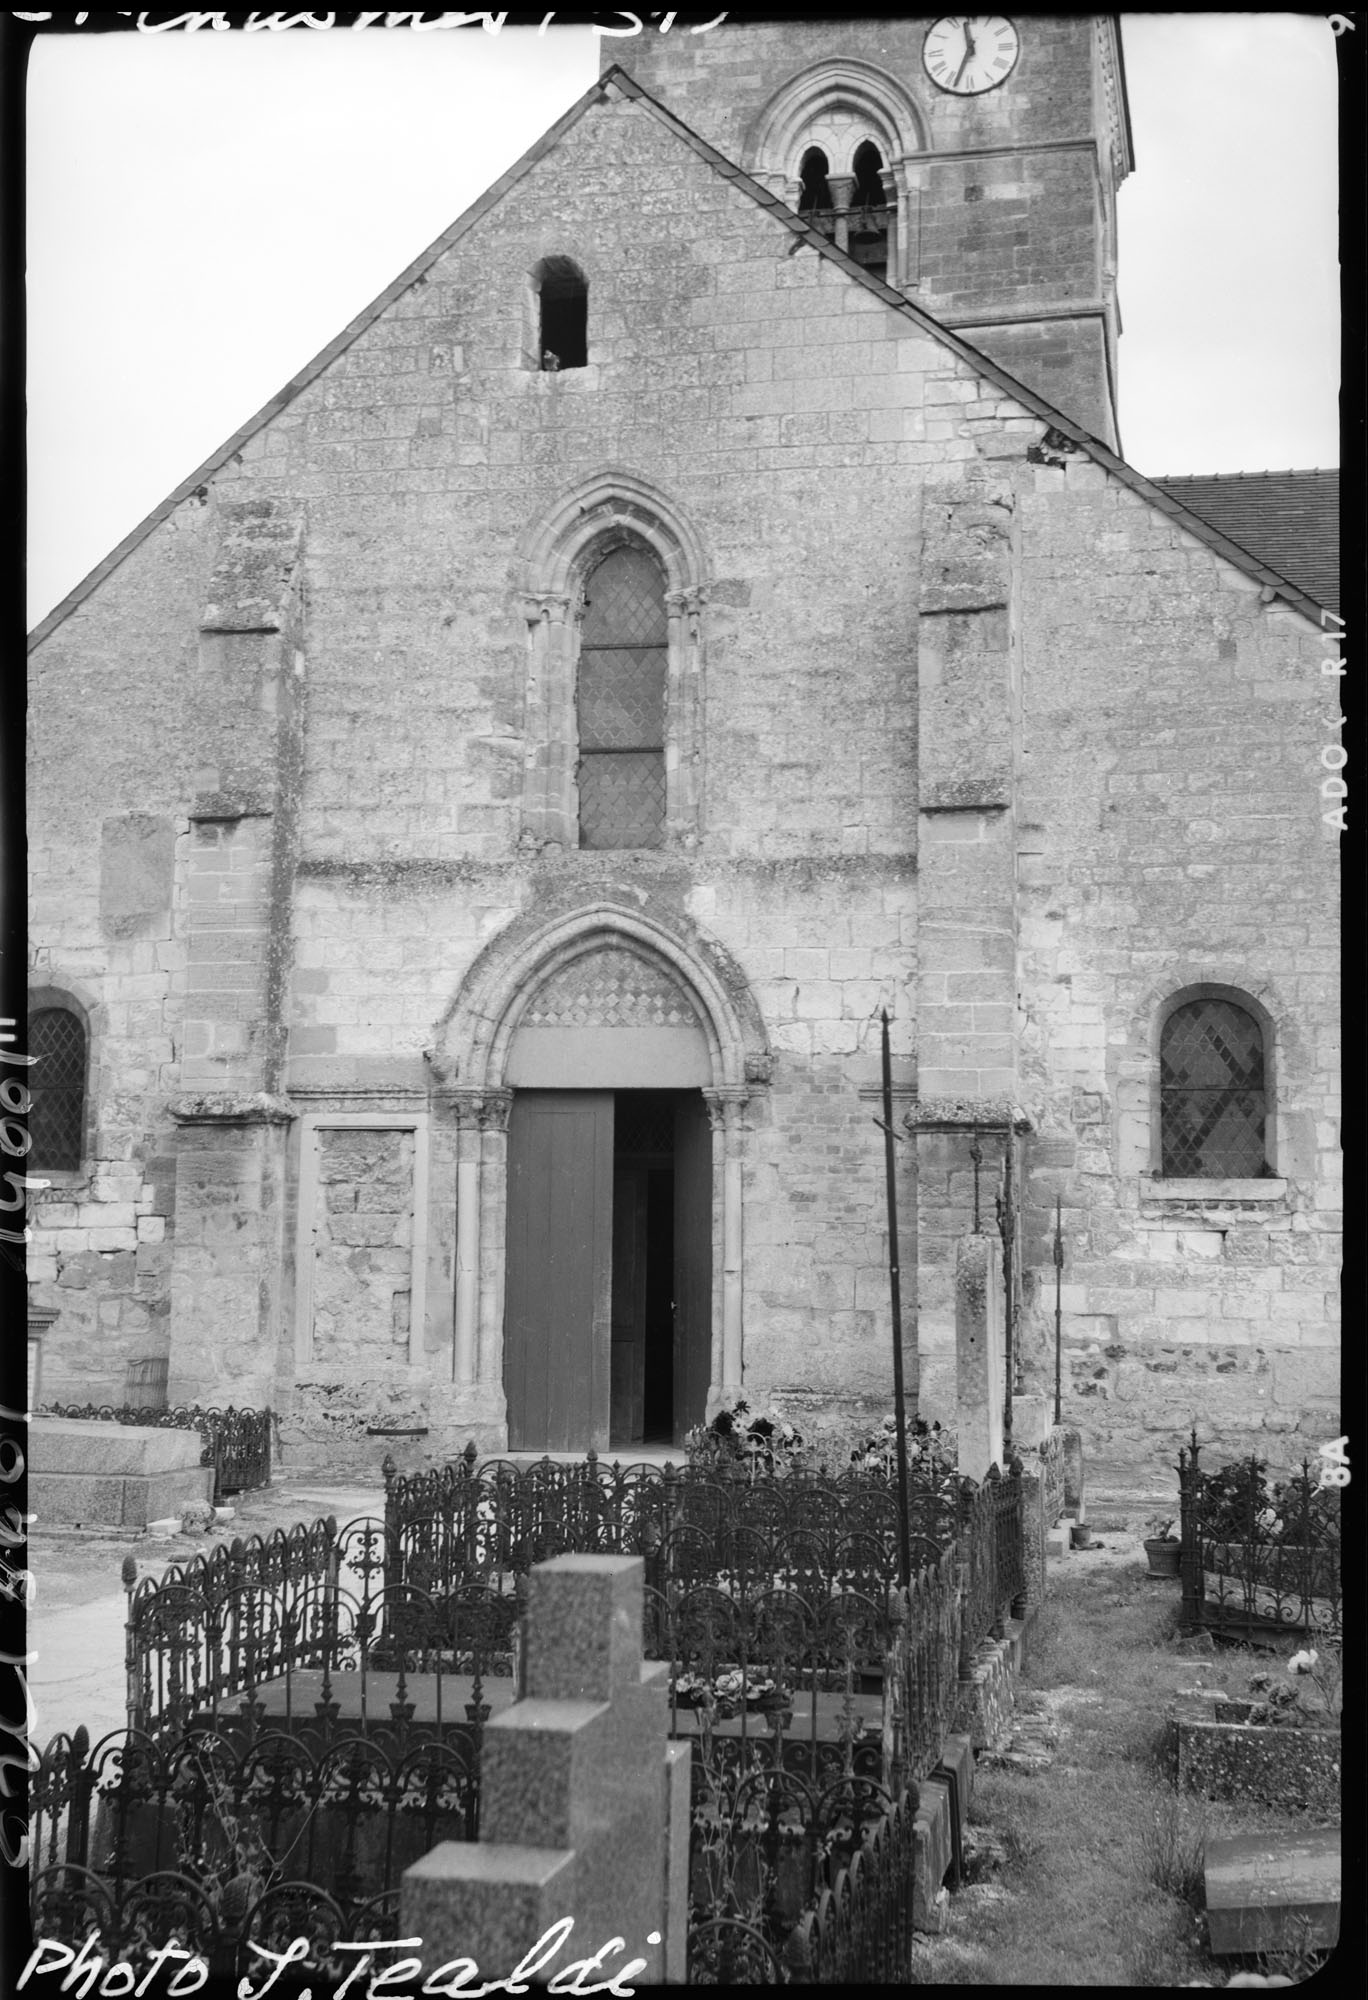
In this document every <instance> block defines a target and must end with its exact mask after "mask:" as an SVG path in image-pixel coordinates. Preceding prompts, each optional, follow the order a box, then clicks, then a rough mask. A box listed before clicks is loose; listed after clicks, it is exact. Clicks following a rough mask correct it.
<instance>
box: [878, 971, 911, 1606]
mask: <svg viewBox="0 0 1368 2000" xmlns="http://www.w3.org/2000/svg"><path fill="white" fill-rule="evenodd" d="M881 1019H882V1022H883V1120H882V1123H883V1135H884V1183H885V1187H886V1190H887V1195H888V1283H889V1290H890V1292H891V1294H892V1300H893V1415H894V1420H895V1422H896V1425H897V1443H898V1566H899V1579H898V1580H899V1582H900V1583H901V1584H902V1587H903V1589H904V1590H906V1588H907V1586H908V1583H909V1582H910V1580H911V1576H912V1550H911V1542H910V1538H909V1535H908V1525H907V1513H908V1510H907V1407H906V1400H905V1394H904V1390H903V1351H902V1288H901V1285H900V1282H899V1275H898V1201H897V1190H896V1184H895V1179H894V1171H893V1059H892V1057H891V1055H890V1054H889V1048H888V1009H887V1008H886V1007H884V1008H883V1009H881Z"/></svg>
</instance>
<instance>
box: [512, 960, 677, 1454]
mask: <svg viewBox="0 0 1368 2000" xmlns="http://www.w3.org/2000/svg"><path fill="white" fill-rule="evenodd" d="M505 1077H506V1081H507V1082H508V1083H509V1084H510V1085H511V1086H512V1088H513V1100H512V1105H511V1109H510V1115H509V1123H508V1223H507V1236H506V1244H507V1250H506V1278H505V1289H504V1389H505V1393H506V1395H507V1398H508V1442H509V1447H510V1449H512V1450H525V1451H540V1450H569V1449H582V1448H583V1447H584V1445H586V1444H593V1445H595V1446H599V1447H604V1446H608V1447H612V1448H613V1449H618V1448H620V1447H627V1446H631V1445H634V1444H642V1443H646V1442H652V1443H654V1442H669V1441H675V1442H677V1441H678V1440H679V1439H680V1438H681V1437H682V1436H683V1434H684V1432H685V1431H686V1430H687V1429H688V1428H689V1426H690V1425H692V1424H695V1423H701V1422H702V1421H703V1418H704V1415H705V1406H706V1403H707V1394H708V1383H709V1367H710V1359H711V1341H712V1262H713V1242H712V1239H713V1229H712V1211H713V1200H712V1135H711V1129H710V1126H709V1121H708V1115H707V1107H706V1104H705V1102H704V1098H703V1088H704V1087H705V1086H706V1085H708V1084H710V1083H711V1081H712V1060H711V1055H710V1052H709V1047H708V1040H707V1036H706V1034H705V1033H704V1030H703V1026H702V1023H701V1021H700V1020H699V1018H698V1013H697V1010H696V1008H695V1006H694V1003H693V1002H692V1000H691V999H690V998H689V996H688V994H687V993H686V992H685V991H684V989H683V987H682V986H681V985H680V983H679V981H678V980H677V979H676V978H675V977H674V976H673V974H672V973H671V972H669V971H667V970H666V969H665V968H664V967H663V966H661V965H660V964H659V963H658V962H655V961H653V960H651V959H650V958H648V957H646V956H644V955H643V954H642V953H640V952H639V951H638V950H633V949H632V948H630V947H629V946H627V945H626V944H623V943H612V944H598V945H596V946H595V948H593V949H591V950H589V951H586V952H583V953H581V954H579V955H578V956H577V957H575V958H573V959H571V960H570V961H569V963H568V964H564V965H562V966H560V967H559V968H558V969H557V970H556V971H555V972H553V973H552V974H551V975H550V977H549V978H547V979H546V980H544V981H543V982H542V984H541V985H540V986H539V987H538V989H537V990H536V992H535V993H534V994H533V995H532V997H531V999H530V1000H529V1001H528V1003H527V1005H526V1007H525V1008H524V1009H523V1011H522V1014H521V1016H520V1019H519V1023H518V1027H517V1030H516V1032H515V1033H514V1035H513V1038H512V1041H511V1044H510V1046H509V1053H508V1061H507V1065H506V1069H505Z"/></svg>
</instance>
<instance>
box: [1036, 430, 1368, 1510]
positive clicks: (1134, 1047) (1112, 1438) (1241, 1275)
mask: <svg viewBox="0 0 1368 2000" xmlns="http://www.w3.org/2000/svg"><path fill="white" fill-rule="evenodd" d="M1026 481H1029V484H1026V483H1025V482H1026ZM1020 508H1021V591H1022V628H1021V629H1022V714H1023V719H1024V720H1023V732H1024V734H1023V747H1022V772H1023V780H1022V800H1021V808H1020V813H1021V822H1022V835H1021V840H1022V850H1023V851H1022V855H1021V861H1020V883H1021V888H1020V897H1021V918H1020V941H1021V958H1020V968H1021V976H1022V1017H1021V1049H1022V1058H1021V1061H1022V1079H1023V1090H1024V1091H1025V1092H1026V1093H1027V1094H1033V1095H1035V1096H1036V1097H1037V1098H1038V1099H1039V1100H1040V1101H1041V1102H1042V1103H1043V1106H1044V1123H1045V1132H1046V1134H1047V1135H1048V1137H1049V1141H1050V1144H1051V1145H1052V1146H1054V1147H1057V1148H1060V1149H1061V1150H1058V1151H1056V1152H1054V1153H1053V1155H1052V1162H1053V1163H1052V1164H1051V1165H1050V1166H1048V1167H1046V1166H1042V1167H1041V1168H1040V1169H1039V1170H1038V1171H1037V1172H1036V1174H1035V1176H1034V1178H1033V1182H1032V1188H1031V1192H1032V1194H1033V1197H1034V1201H1035V1204H1036V1205H1035V1206H1034V1208H1033V1209H1031V1210H1029V1211H1028V1215H1027V1218H1026V1222H1027V1231H1028V1256H1029V1259H1030V1261H1031V1262H1032V1263H1034V1264H1035V1265H1036V1267H1037V1281H1036V1310H1035V1316H1034V1326H1035V1331H1036V1337H1037V1338H1036V1351H1035V1355H1034V1357H1032V1359H1031V1363H1030V1365H1031V1366H1032V1368H1033V1370H1034V1369H1037V1368H1040V1369H1044V1368H1048V1372H1050V1373H1052V1355H1050V1353H1049V1349H1051V1348H1052V1345H1053V1341H1052V1327H1051V1325H1050V1320H1051V1318H1052V1308H1053V1303H1054V1300H1053V1271H1052V1269H1050V1268H1049V1267H1048V1261H1047V1260H1048V1244H1047V1240H1046V1239H1047V1235H1048V1231H1049V1229H1050V1227H1051V1226H1052V1222H1053V1216H1052V1213H1051V1211H1052V1209H1053V1201H1054V1195H1055V1192H1056V1190H1058V1191H1059V1192H1060V1193H1061V1194H1062V1197H1063V1203H1064V1228H1065V1235H1066V1251H1067V1260H1068V1261H1067V1267H1066V1271H1065V1279H1066V1283H1065V1285H1064V1290H1063V1308H1064V1314H1065V1319H1064V1326H1065V1340H1066V1344H1067V1347H1068V1350H1069V1352H1068V1355H1067V1360H1066V1381H1067V1383H1068V1384H1069V1385H1070V1402H1071V1412H1070V1415H1071V1420H1072V1421H1075V1422H1079V1423H1081V1424H1084V1425H1085V1426H1086V1428H1087V1429H1088V1432H1089V1440H1090V1441H1089V1456H1090V1459H1091V1460H1093V1461H1094V1462H1097V1461H1102V1462H1106V1461H1108V1460H1110V1461H1112V1462H1113V1463H1114V1464H1120V1465H1123V1466H1124V1465H1127V1464H1130V1465H1137V1464H1148V1465H1150V1466H1156V1465H1157V1466H1158V1467H1159V1468H1160V1470H1159V1481H1160V1484H1161V1485H1163V1484H1167V1483H1168V1471H1167V1468H1168V1465H1169V1464H1170V1463H1171V1462H1172V1460H1173V1458H1174V1456H1175V1452H1176V1446H1177V1444H1178V1442H1180V1441H1181V1436H1182V1434H1184V1433H1185V1432H1186V1430H1187V1428H1188V1427H1189V1425H1190V1424H1191V1423H1192V1422H1193V1421H1194V1420H1195V1421H1196V1422H1197V1423H1198V1426H1199V1430H1200V1432H1201V1433H1202V1435H1204V1436H1207V1435H1210V1434H1211V1432H1212V1431H1213V1430H1214V1432H1215V1434H1216V1436H1217V1437H1218V1438H1219V1440H1220V1443H1221V1445H1222V1447H1223V1448H1229V1449H1235V1448H1239V1449H1251V1450H1257V1451H1259V1453H1260V1454H1261V1455H1267V1456H1269V1457H1270V1458H1272V1459H1273V1460H1274V1461H1275V1462H1281V1463H1283V1464H1284V1465H1286V1464H1288V1463H1290V1462H1291V1461H1292V1460H1293V1459H1296V1458H1299V1457H1300V1456H1301V1454H1302V1452H1303V1451H1307V1450H1310V1451H1312V1452H1314V1447H1315V1444H1316V1443H1318V1442H1320V1441H1322V1440H1323V1439H1325V1438H1327V1437H1332V1436H1334V1435H1336V1433H1337V1429H1338V1428H1339V1423H1338V1357H1337V1351H1336V1346H1335V1342H1336V1340H1337V1318H1338V1315H1337V1309H1336V1297H1335V1289H1336V1278H1337V1264H1338V1254H1339V1251H1338V1242H1339V1226H1340V1215H1339V1209H1340V1195H1339V1177H1340V1171H1341V1169H1340V1158H1339V1151H1338V1145H1339V1133H1338V1126H1337V1122H1336V1119H1337V1077H1338V1060H1339V1036H1338V1021H1337V986H1336V954H1335V949H1334V939H1335V937H1336V935H1337V917H1336V870H1335V860H1336V854H1335V840H1334V835H1333V833H1332V832H1331V831H1330V830H1329V829H1327V828H1325V827H1324V826H1322V824H1321V819H1320V813H1321V801H1320V798H1319V774H1320V765H1319V762H1318V752H1319V746H1320V743H1321V741H1322V740H1323V735H1324V730H1323V725H1322V724H1321V722H1320V714H1321V712H1322V711H1323V710H1324V709H1325V707H1326V705H1327V704H1326V702H1325V698H1324V693H1323V690H1324V688H1325V685H1326V683H1325V681H1324V679H1323V678H1322V676H1321V672H1320V666H1321V662H1322V660H1323V659H1325V658H1326V657H1327V653H1328V651H1329V650H1330V649H1329V648H1328V647H1327V644H1326V642H1325V640H1324V639H1323V638H1322V637H1321V636H1319V635H1318V634H1317V633H1316V631H1315V629H1314V628H1313V627H1312V626H1311V625H1310V623H1309V622H1308V621H1307V620H1305V619H1303V618H1302V617H1300V616H1299V615H1298V614H1296V613H1294V612H1291V611H1289V610H1287V609H1285V608H1282V607H1279V606H1278V605H1277V604H1276V603H1268V604H1266V603H1264V602H1263V601H1262V599H1261V593H1260V588H1259V586H1258V584H1257V583H1255V582H1253V581H1251V580H1250V579H1249V578H1247V577H1245V576H1243V575H1242V574H1240V573H1239V572H1238V571H1236V570H1235V569H1234V568H1232V567H1231V566H1230V565H1228V564H1226V563H1224V562H1222V561H1221V560H1220V559H1219V557H1217V556H1216V555H1215V554H1214V553H1213V552H1211V551H1210V550H1209V549H1207V548H1205V547H1203V546H1202V545H1200V544H1199V543H1198V542H1197V541H1196V540H1195V539H1194V538H1193V537H1192V536H1190V535H1188V534H1187V533H1185V532H1184V531H1183V530H1182V529H1181V528H1179V527H1177V526H1175V525H1174V524H1173V523H1172V522H1171V521H1169V520H1167V519H1165V517H1164V516H1163V515H1162V514H1160V513H1158V512H1156V511H1155V510H1152V509H1151V508H1149V507H1148V506H1146V505H1145V503H1144V502H1143V501H1142V500H1141V499H1140V498H1139V497H1138V496H1136V495H1134V494H1132V493H1129V492H1127V491H1125V490H1124V489H1122V488H1121V487H1120V486H1119V485H1118V483H1117V482H1115V481H1113V480H1111V479H1109V478H1108V477H1107V475H1106V474H1104V473H1103V472H1102V470H1101V469H1100V468H1097V467H1092V466H1087V465H1084V464H1081V463H1078V462H1074V463H1071V464H1070V465H1069V466H1068V468H1067V469H1066V470H1063V469H1056V468H1053V467H1048V466H1037V467H1035V468H1033V469H1032V471H1031V472H1029V473H1027V472H1025V469H1024V468H1023V485H1022V488H1021V499H1020ZM1201 982H1210V983H1214V984H1218V985H1222V986H1228V987H1233V988H1235V989H1237V990H1239V991H1241V992H1243V993H1245V994H1248V995H1249V996H1251V997H1252V999H1253V1001H1254V1003H1255V1004H1256V1006H1261V1007H1262V1008H1263V1010H1264V1011H1265V1014H1266V1017H1267V1021H1268V1039H1269V1044H1270V1047H1269V1053H1270V1056H1271V1058H1272V1070H1273V1094H1274V1100H1275V1104H1276V1112H1275V1117H1274V1120H1273V1132H1272V1134H1271V1137H1272V1165H1273V1167H1274V1169H1275V1173H1276V1175H1277V1178H1275V1179H1271V1180H1269V1181H1268V1182H1267V1183H1266V1184H1256V1185H1254V1186H1250V1184H1249V1183H1239V1182H1237V1183H1233V1184H1231V1185H1230V1187H1229V1188H1227V1189H1224V1190H1223V1189H1222V1188H1221V1187H1220V1186H1219V1185H1213V1186H1212V1188H1211V1189H1210V1190H1205V1189H1202V1188H1200V1187H1194V1185H1193V1184H1192V1183H1190V1182H1189V1183H1186V1184H1185V1185H1183V1186H1182V1187H1181V1188H1175V1187H1174V1185H1173V1183H1171V1182H1170V1183H1169V1184H1168V1185H1167V1187H1166V1186H1165V1184H1164V1182H1163V1181H1162V1179H1160V1178H1158V1168H1159V1160H1158V1156H1157V1144H1158V1134H1157V1117H1156V1116H1155V1107H1156V1105H1157V1075H1156V1072H1157V1060H1158V1051H1157V1016H1158V1009H1159V1007H1160V1004H1161V1003H1162V1001H1163V1000H1164V999H1165V998H1166V997H1167V996H1168V995H1170V994H1172V993H1174V992H1176V991H1178V990H1180V989H1182V988H1185V987H1188V986H1191V985H1196V984H1199V983H1201ZM1037 1143H1039V1142H1037ZM1256 1197H1257V1198H1256ZM1028 1333H1029V1329H1028Z"/></svg>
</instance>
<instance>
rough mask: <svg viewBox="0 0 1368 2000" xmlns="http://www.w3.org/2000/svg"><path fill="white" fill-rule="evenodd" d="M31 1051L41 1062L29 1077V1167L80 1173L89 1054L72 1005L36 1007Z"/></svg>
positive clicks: (30, 1045)
mask: <svg viewBox="0 0 1368 2000" xmlns="http://www.w3.org/2000/svg"><path fill="white" fill-rule="evenodd" d="M28 1053H29V1054H30V1055H31V1056H34V1057H36V1058H37V1060H36V1061H35V1062H34V1065H33V1067H32V1069H31V1070H30V1071H29V1072H28V1078H27V1084H28V1089H29V1092H30V1094H31V1097H32V1103H31V1104H30V1106H29V1113H28V1129H29V1138H30V1141H31V1144H30V1147H29V1168H30V1170H31V1171H33V1170H36V1169H39V1168H42V1169H45V1170H46V1171H48V1172H49V1173H68V1174H74V1173H79V1171H80V1167H81V1153H82V1143H83V1139H84V1134H85V1111H86V1067H87V1058H88V1054H89V1050H88V1047H87V1041H86V1030H85V1023H84V1022H83V1021H82V1019H81V1017H80V1016H79V1014H76V1013H75V1012H73V1010H72V1009H71V1008H69V1007H41V1008H39V1009H37V1011H36V1012H34V1013H33V1014H31V1015H30V1016H29V1046H28Z"/></svg>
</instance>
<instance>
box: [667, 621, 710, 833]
mask: <svg viewBox="0 0 1368 2000" xmlns="http://www.w3.org/2000/svg"><path fill="white" fill-rule="evenodd" d="M703 598H704V593H703V588H702V586H701V585H700V584H694V585H693V586H691V587H690V588H689V589H688V590H671V591H667V592H666V595H665V610H666V614H667V617H668V621H669V622H668V650H667V653H666V686H665V841H666V845H667V846H669V847H693V846H694V845H696V843H697V839H698V836H699V834H701V832H702V830H703V827H702V818H703V815H702V800H703V730H702V726H701V724H702V713H703V645H702V611H703Z"/></svg>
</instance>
